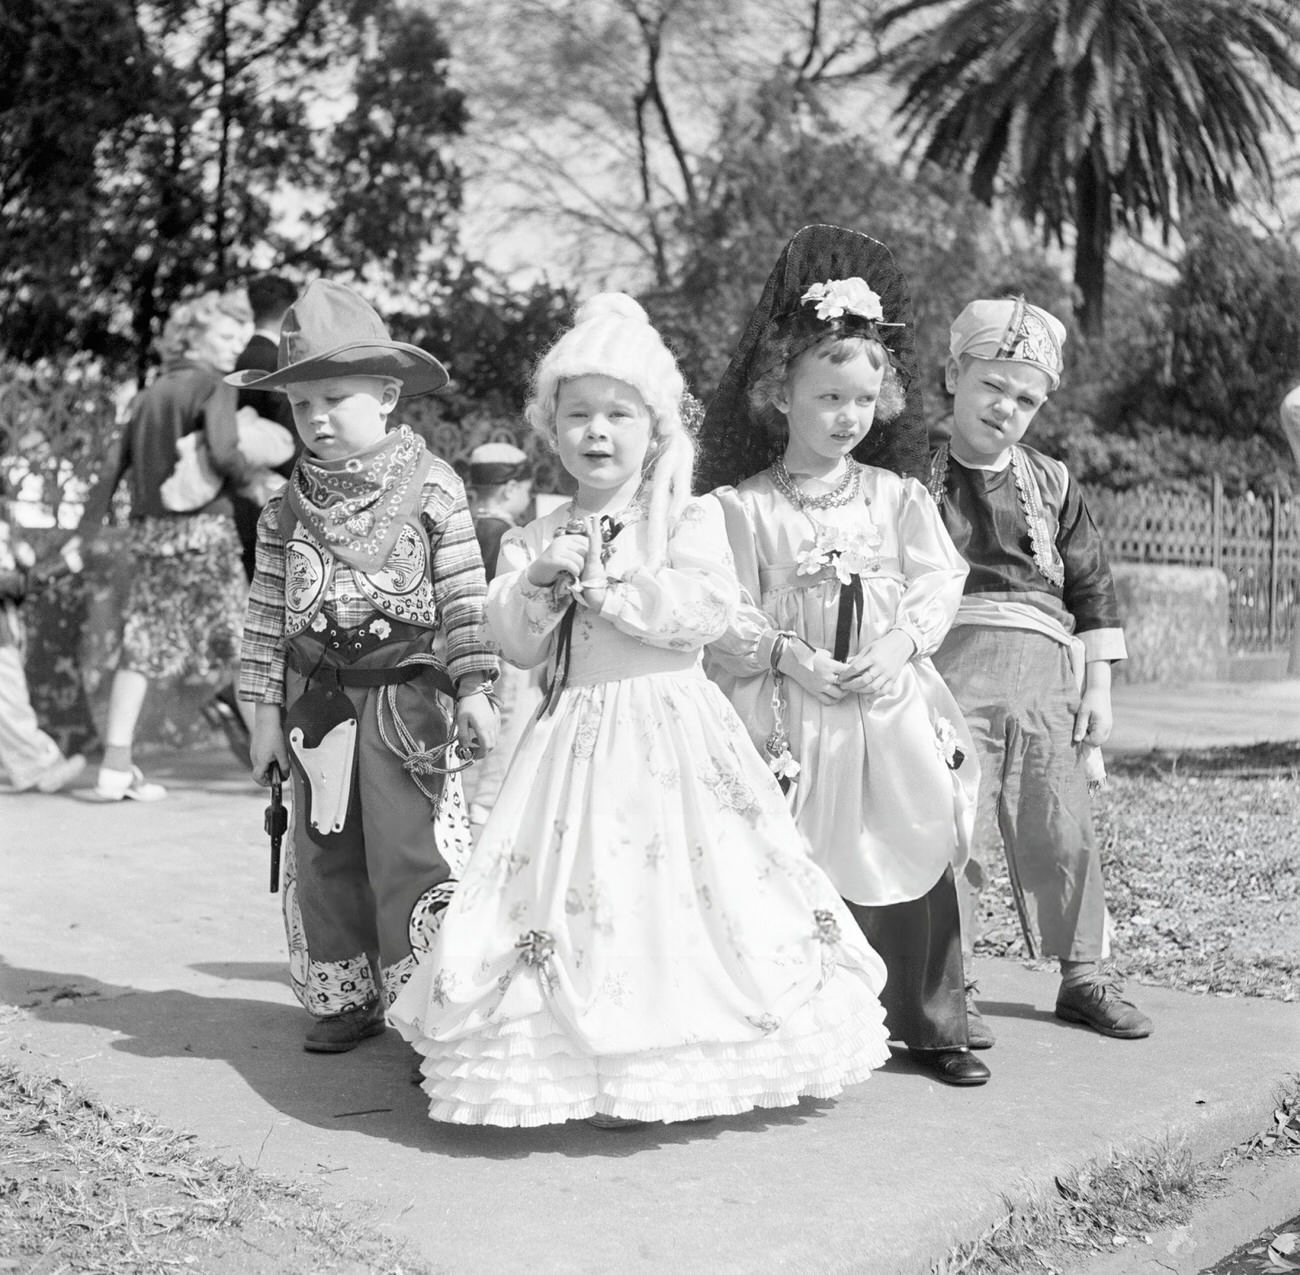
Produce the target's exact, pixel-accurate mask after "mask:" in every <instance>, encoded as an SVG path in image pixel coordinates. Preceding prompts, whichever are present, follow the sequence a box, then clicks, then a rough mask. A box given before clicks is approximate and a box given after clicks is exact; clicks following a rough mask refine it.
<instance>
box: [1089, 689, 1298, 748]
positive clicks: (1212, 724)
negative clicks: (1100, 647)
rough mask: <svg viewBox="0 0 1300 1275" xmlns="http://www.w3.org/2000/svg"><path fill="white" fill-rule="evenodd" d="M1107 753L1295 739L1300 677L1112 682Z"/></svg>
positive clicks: (1211, 746) (1212, 746)
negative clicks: (1111, 721) (1111, 722)
mask: <svg viewBox="0 0 1300 1275" xmlns="http://www.w3.org/2000/svg"><path fill="white" fill-rule="evenodd" d="M1111 701H1112V704H1113V707H1114V710H1115V730H1114V733H1113V734H1112V736H1111V741H1110V743H1109V744H1108V745H1107V751H1108V752H1148V751H1149V750H1151V749H1153V748H1160V749H1179V748H1216V747H1219V746H1220V745H1224V744H1253V743H1257V742H1259V741H1261V740H1300V677H1293V678H1286V679H1283V680H1281V681H1274V682H1189V683H1186V684H1172V685H1171V684H1154V683H1138V684H1134V685H1130V684H1128V683H1126V682H1117V683H1116V684H1115V688H1114V690H1113V691H1112V692H1111Z"/></svg>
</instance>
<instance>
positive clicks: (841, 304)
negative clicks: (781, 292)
mask: <svg viewBox="0 0 1300 1275" xmlns="http://www.w3.org/2000/svg"><path fill="white" fill-rule="evenodd" d="M799 302H800V304H801V305H808V304H809V303H816V306H817V317H818V318H819V319H820V320H821V321H822V322H823V323H829V322H831V320H833V319H842V318H844V316H845V315H853V316H854V317H856V318H859V319H866V320H868V321H869V322H871V323H883V320H884V317H885V311H884V308H883V307H882V306H881V304H880V296H879V294H878V293H876V292H873V291H872V289H871V287H870V285H869V284H868V283H867V281H866V280H865V279H858V278H853V279H827V280H826V282H825V283H814V284H813V285H812V286H811V287H810V288H809V289H808V291H807V292H805V293H804V294H803V296H802V297H800V298H799ZM883 326H885V327H891V328H896V327H899V326H901V325H899V324H897V323H888V324H883Z"/></svg>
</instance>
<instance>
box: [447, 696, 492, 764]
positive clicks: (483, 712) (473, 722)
mask: <svg viewBox="0 0 1300 1275" xmlns="http://www.w3.org/2000/svg"><path fill="white" fill-rule="evenodd" d="M456 734H457V735H459V736H460V741H461V745H462V746H463V747H464V748H466V749H468V750H469V752H470V753H471V754H472V755H473V757H474V760H475V761H481V760H482V759H483V758H484V757H486V756H487V755H488V753H490V752H491V751H492V750H493V749H494V748H495V747H496V746H497V714H496V710H495V709H494V708H493V707H492V701H491V700H490V699H488V697H487V695H486V693H485V692H483V691H472V692H471V693H470V694H468V695H466V696H464V697H463V698H461V699H459V700H457V701H456Z"/></svg>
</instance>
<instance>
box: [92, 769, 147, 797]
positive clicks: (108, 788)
mask: <svg viewBox="0 0 1300 1275" xmlns="http://www.w3.org/2000/svg"><path fill="white" fill-rule="evenodd" d="M84 795H85V798H86V800H87V801H122V800H124V799H126V798H128V797H129V798H130V799H131V800H132V801H161V800H162V799H163V798H164V797H165V796H166V795H167V789H166V788H164V787H163V786H162V784H154V783H150V782H149V781H148V780H147V779H145V777H144V775H143V773H142V772H141V770H140V767H139V766H132V767H131V769H130V770H110V769H109V768H108V767H107V766H101V767H100V768H99V778H98V779H97V780H96V782H95V786H94V787H93V788H92V789H90V791H89V792H87V793H85V794H84Z"/></svg>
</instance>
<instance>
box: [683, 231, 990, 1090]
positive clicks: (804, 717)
mask: <svg viewBox="0 0 1300 1275" xmlns="http://www.w3.org/2000/svg"><path fill="white" fill-rule="evenodd" d="M877 288H879V289H880V291H881V292H883V293H885V294H886V296H887V298H888V300H887V302H886V303H885V304H884V305H883V306H882V299H881V297H880V296H878V295H877V293H876V291H875V289H877ZM909 328H910V304H909V302H908V299H907V294H906V290H905V288H904V287H903V283H902V278H901V275H900V274H899V271H898V269H897V267H896V266H895V265H894V263H893V259H892V258H891V257H890V255H889V252H888V250H887V249H886V248H885V247H884V246H883V245H882V244H879V243H877V242H876V241H875V240H873V239H868V238H867V237H866V236H865V235H858V234H855V233H854V232H852V231H849V230H842V229H840V228H839V227H836V226H808V227H805V228H804V229H803V230H801V231H800V232H799V233H798V234H797V235H796V236H795V237H794V238H793V239H792V240H791V242H790V243H789V244H788V245H787V247H786V248H785V250H784V251H783V252H782V254H781V258H780V260H779V261H778V262H777V265H776V268H775V269H774V270H773V273H772V276H771V278H770V279H769V280H768V285H767V288H766V289H765V291H764V294H763V298H762V299H761V300H760V302H759V305H758V307H757V309H756V310H755V312H754V314H753V316H752V317H751V319H750V322H749V326H748V327H747V329H746V331H745V334H744V337H743V338H742V341H741V343H740V345H739V347H738V348H737V350H736V352H735V354H734V355H733V357H732V360H731V363H730V365H729V367H728V369H727V372H726V373H725V375H724V379H723V382H722V386H721V389H720V391H719V394H718V395H717V396H716V397H715V398H714V400H713V402H712V403H711V404H710V405H709V410H708V414H707V415H706V417H705V422H704V429H703V433H702V436H701V449H702V450H703V451H704V452H705V453H706V456H707V469H708V472H709V474H710V476H712V477H713V478H715V479H717V478H725V477H729V478H730V480H731V481H732V482H735V483H736V486H726V487H721V488H719V489H718V490H717V491H716V492H715V493H714V494H715V495H716V496H717V497H718V499H719V500H720V501H721V502H722V506H723V510H724V512H725V514H726V522H727V535H728V538H729V540H730V542H731V547H732V551H733V552H734V554H735V558H736V567H737V572H738V574H739V576H740V582H741V585H742V588H743V590H744V591H745V594H746V595H747V596H746V598H745V601H744V604H743V605H742V606H741V607H740V609H739V611H738V613H737V616H736V619H735V621H734V623H733V624H732V625H731V627H730V629H729V631H728V632H727V634H726V635H725V637H723V638H721V639H720V640H718V641H716V642H715V643H714V644H713V646H712V647H711V648H710V652H709V655H710V672H711V673H712V674H713V675H714V676H715V677H716V678H717V679H718V681H719V682H720V684H721V685H722V686H723V688H724V689H725V690H726V691H727V693H728V695H729V696H730V698H731V701H732V703H733V704H734V705H735V707H736V708H737V709H738V710H739V712H740V716H741V717H742V719H743V720H744V721H745V722H746V724H747V725H748V727H749V731H750V734H751V735H752V736H753V738H754V741H755V743H757V744H758V745H759V746H760V748H764V749H765V750H766V751H767V752H768V754H769V755H771V756H772V761H773V764H774V768H776V769H777V770H778V771H779V772H781V773H784V774H785V775H786V776H787V778H793V779H794V786H793V788H792V790H791V806H792V809H793V811H794V816H795V819H796V821H797V823H798V825H799V830H800V831H801V832H802V833H803V834H804V835H805V836H806V837H807V838H808V840H809V841H810V842H811V843H812V848H813V856H814V858H815V859H816V861H817V863H818V864H819V865H820V866H821V867H822V868H824V869H825V870H826V872H827V874H828V875H829V876H830V879H831V880H832V881H833V882H834V883H835V886H836V888H837V889H838V890H839V892H840V894H842V895H843V896H844V898H845V899H846V900H847V901H848V902H849V904H850V907H851V908H852V911H853V913H854V915H855V916H856V917H857V919H858V921H859V923H860V924H861V926H862V928H863V931H864V932H865V934H866V936H867V938H868V939H869V940H870V941H871V945H872V946H873V947H874V948H875V949H876V950H877V951H878V952H879V953H880V954H881V956H882V957H883V958H884V961H885V966H886V968H887V969H888V971H889V981H888V983H887V984H886V987H885V991H884V994H883V996H882V1000H883V1001H884V1005H885V1011H886V1016H887V1017H886V1022H887V1025H888V1027H889V1032H890V1036H891V1038H892V1039H895V1040H899V1041H902V1042H904V1043H906V1044H907V1046H908V1047H909V1049H910V1051H911V1052H912V1055H913V1057H914V1058H915V1059H916V1060H917V1061H918V1062H919V1063H920V1064H921V1065H922V1066H924V1067H926V1068H927V1069H928V1070H929V1071H930V1072H931V1073H932V1074H933V1075H935V1076H936V1077H937V1078H938V1079H940V1080H942V1081H944V1082H945V1083H948V1084H958V1085H976V1084H983V1083H984V1082H985V1081H986V1080H987V1079H988V1075H989V1072H988V1068H987V1067H985V1066H984V1064H983V1063H982V1062H980V1060H979V1059H977V1058H975V1057H974V1056H972V1055H971V1053H970V1052H969V1049H968V1048H967V1044H968V1038H967V1029H966V1016H965V1004H964V986H965V983H964V978H963V974H962V959H961V946H960V935H959V923H958V912H957V901H956V897H955V892H954V885H953V867H954V865H956V866H958V867H959V866H960V865H961V864H962V862H963V861H964V859H965V855H966V853H967V849H968V839H969V834H970V828H971V823H972V821H973V817H974V799H975V793H976V784H977V777H976V774H975V771H976V763H975V762H974V760H973V758H972V753H973V748H972V746H971V742H970V738H969V736H968V734H967V733H966V729H965V726H964V725H963V723H962V719H961V713H960V711H959V710H958V708H957V704H956V702H955V701H954V700H953V698H952V696H951V695H950V694H949V693H948V690H947V688H946V687H945V686H944V685H943V682H942V681H941V680H940V678H939V676H938V674H937V673H936V672H935V671H934V668H933V667H932V665H931V663H930V660H929V658H928V657H929V654H930V653H931V652H932V651H933V650H934V649H935V648H936V647H937V646H938V644H939V642H940V640H941V639H942V638H943V635H944V633H946V632H947V629H948V626H949V624H951V623H952V617H953V614H954V613H955V611H956V609H957V604H958V601H959V600H960V598H961V586H962V581H963V579H964V578H965V575H966V569H965V566H964V565H963V563H962V561H961V558H960V557H959V556H958V554H957V552H956V550H955V549H954V548H953V546H952V542H951V541H950V540H949V539H948V536H947V534H946V533H945V531H944V529H943V526H942V524H941V523H940V521H939V518H938V516H937V514H936V513H935V509H934V506H933V504H932V502H931V501H930V499H929V497H928V496H927V494H926V491H925V488H924V487H923V486H922V485H921V484H920V483H919V482H918V481H916V479H914V478H900V477H899V476H898V474H896V473H893V472H890V471H889V470H886V469H882V468H877V467H875V466H870V465H862V464H859V463H858V462H857V461H856V460H855V459H854V455H855V452H856V450H857V449H859V448H860V447H861V446H862V444H863V442H864V440H865V439H867V438H868V436H869V434H870V433H871V432H872V426H873V424H874V423H875V422H876V421H877V420H878V419H879V420H880V421H881V422H882V423H884V422H889V426H888V428H887V429H885V430H881V431H878V432H881V433H890V432H896V433H899V434H906V433H908V432H914V431H916V430H918V429H920V428H922V425H921V420H920V412H919V404H917V403H915V401H913V402H912V403H911V404H909V403H908V402H907V400H906V398H905V394H904V379H903V374H900V371H899V369H898V368H897V367H896V366H895V364H894V362H893V361H892V360H894V359H901V358H902V357H903V355H906V354H908V353H909V352H910V348H911V347H910V333H909ZM886 332H888V333H891V334H892V335H891V337H890V338H889V339H890V340H892V341H897V346H896V347H895V348H891V346H889V345H886V344H885V340H886V338H885V336H884V333H886ZM900 338H908V339H900ZM900 350H901V351H902V352H903V355H900V354H899V351H900ZM908 409H910V410H908ZM769 431H770V432H769ZM746 435H748V436H749V440H747V441H746V443H745V444H744V445H743V446H733V440H735V439H737V438H744V437H745V436H746ZM754 436H757V437H758V438H760V439H766V440H767V442H766V449H765V451H764V452H763V453H762V461H761V466H766V467H760V469H759V471H758V472H752V471H749V470H747V469H746V468H745V466H746V465H747V464H752V463H753V462H754V460H755V459H756V456H755V452H754V449H753V443H752V441H751V440H752V438H753V437H754ZM894 447H895V453H894V454H895V455H905V454H906V450H907V445H906V443H905V441H904V439H901V438H900V439H896V440H895V443H894ZM738 461H739V463H738ZM768 462H770V463H768ZM728 471H730V472H728ZM741 480H743V481H741ZM787 733H788V740H787V738H786V736H787ZM787 743H788V750H789V758H788V759H787V758H786V757H785V756H784V753H785V747H786V745H787ZM791 762H793V763H794V764H793V765H792V764H791ZM796 772H797V773H796Z"/></svg>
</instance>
